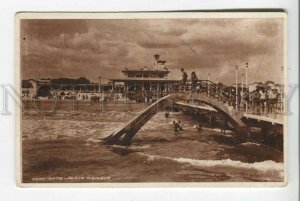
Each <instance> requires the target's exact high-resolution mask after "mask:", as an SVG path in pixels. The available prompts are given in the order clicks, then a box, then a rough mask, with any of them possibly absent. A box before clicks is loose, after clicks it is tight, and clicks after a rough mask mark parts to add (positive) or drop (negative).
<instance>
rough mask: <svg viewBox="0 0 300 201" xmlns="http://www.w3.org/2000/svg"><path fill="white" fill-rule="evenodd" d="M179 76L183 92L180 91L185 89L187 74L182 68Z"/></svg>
mask: <svg viewBox="0 0 300 201" xmlns="http://www.w3.org/2000/svg"><path fill="white" fill-rule="evenodd" d="M181 75H182V80H181V84H182V86H183V90H182V91H185V87H186V84H187V79H188V75H187V73H186V72H185V71H184V69H183V68H181Z"/></svg>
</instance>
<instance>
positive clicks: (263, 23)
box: [21, 19, 283, 84]
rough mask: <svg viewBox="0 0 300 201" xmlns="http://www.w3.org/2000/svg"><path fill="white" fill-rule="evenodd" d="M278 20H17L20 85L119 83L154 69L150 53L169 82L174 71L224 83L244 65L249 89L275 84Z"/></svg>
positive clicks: (280, 61)
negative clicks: (82, 80)
mask: <svg viewBox="0 0 300 201" xmlns="http://www.w3.org/2000/svg"><path fill="white" fill-rule="evenodd" d="M282 22H283V21H282V19H153V20H149V19H143V20H125V19H123V20H103V19H102V20H22V21H21V68H22V78H23V79H28V78H57V77H72V78H78V77H81V76H82V77H87V78H88V79H90V80H91V81H93V82H98V76H101V77H103V78H113V77H114V78H116V77H122V73H121V70H122V69H123V68H124V67H125V66H127V67H128V68H129V69H136V68H141V67H144V66H147V67H148V68H153V54H155V53H156V52H157V53H158V54H160V55H161V58H162V59H164V60H167V67H168V68H169V69H170V70H171V71H172V72H171V73H170V78H175V79H176V78H180V68H185V69H186V71H187V72H188V74H189V75H190V72H191V71H196V73H197V75H198V78H199V79H207V74H208V73H210V74H211V79H212V80H214V81H216V80H217V79H219V81H221V82H224V83H227V84H229V83H230V84H231V83H233V82H234V80H235V66H236V65H238V66H239V75H241V74H242V73H243V72H245V63H246V62H248V63H249V82H252V81H266V80H272V81H276V82H280V81H281V80H282V72H281V66H283V40H282V39H283V31H282V29H283V24H282Z"/></svg>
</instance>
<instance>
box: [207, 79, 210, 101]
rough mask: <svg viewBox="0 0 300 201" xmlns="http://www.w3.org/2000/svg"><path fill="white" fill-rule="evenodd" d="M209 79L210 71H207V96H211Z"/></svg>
mask: <svg viewBox="0 0 300 201" xmlns="http://www.w3.org/2000/svg"><path fill="white" fill-rule="evenodd" d="M209 79H210V73H207V96H208V97H209V94H210V91H209V90H210V89H209Z"/></svg>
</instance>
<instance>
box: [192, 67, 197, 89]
mask: <svg viewBox="0 0 300 201" xmlns="http://www.w3.org/2000/svg"><path fill="white" fill-rule="evenodd" d="M191 81H192V93H195V91H196V85H197V83H198V77H197V75H196V73H195V71H193V72H192V73H191Z"/></svg>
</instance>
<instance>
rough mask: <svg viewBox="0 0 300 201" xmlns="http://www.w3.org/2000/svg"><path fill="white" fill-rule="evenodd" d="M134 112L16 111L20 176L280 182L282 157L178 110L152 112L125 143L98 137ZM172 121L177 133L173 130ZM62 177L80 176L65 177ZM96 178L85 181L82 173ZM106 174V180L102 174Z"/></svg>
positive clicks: (118, 126) (281, 178) (120, 123)
mask: <svg viewBox="0 0 300 201" xmlns="http://www.w3.org/2000/svg"><path fill="white" fill-rule="evenodd" d="M134 115H136V114H135V113H132V112H131V113H126V112H114V111H107V112H102V113H85V112H82V113H79V114H70V113H63V112H62V113H58V114H54V115H51V116H41V115H38V114H34V113H28V114H24V115H23V122H22V131H23V135H22V139H23V180H24V182H36V181H37V180H35V179H36V178H43V177H49V176H52V177H54V176H62V177H63V180H60V181H57V180H55V179H54V180H51V181H49V180H48V181H47V180H43V181H41V180H40V181H39V182H172V181H173V182H174V181H176V182H183V181H184V182H211V181H215V182H216V181H220V182H229V181H232V182H236V181H282V180H283V175H284V173H283V156H282V154H281V153H276V152H274V150H271V149H269V148H268V147H264V146H262V145H260V144H256V143H249V142H248V143H240V144H239V143H237V142H236V141H235V139H234V138H233V134H232V133H231V132H229V131H228V132H227V133H226V134H221V133H220V130H219V129H210V128H204V130H203V131H201V132H199V131H197V130H196V128H195V122H194V120H193V119H192V118H191V117H189V116H186V115H184V114H182V113H180V112H178V113H171V117H170V118H168V119H166V118H165V117H164V113H163V112H160V113H158V114H156V115H155V116H154V117H153V118H152V119H151V120H150V121H149V122H147V123H146V125H144V126H143V127H142V128H141V130H140V131H139V132H138V133H137V135H136V136H135V138H134V140H133V142H132V144H131V145H130V146H128V147H121V146H105V145H103V144H101V140H102V139H103V138H104V137H105V136H107V135H109V134H111V133H112V132H113V131H114V130H116V129H118V128H120V127H121V126H122V125H123V124H124V123H125V122H126V121H128V120H129V119H130V118H132V117H133V116H134ZM173 120H181V122H182V124H183V129H184V130H183V131H181V132H179V133H177V134H175V133H174V129H173V124H172V122H173ZM68 176H78V177H82V180H79V181H74V180H67V179H66V177H68ZM95 176H97V177H99V178H98V179H99V180H91V179H89V178H90V177H95ZM103 178H106V179H103Z"/></svg>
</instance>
